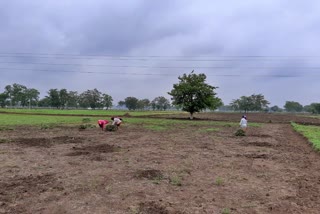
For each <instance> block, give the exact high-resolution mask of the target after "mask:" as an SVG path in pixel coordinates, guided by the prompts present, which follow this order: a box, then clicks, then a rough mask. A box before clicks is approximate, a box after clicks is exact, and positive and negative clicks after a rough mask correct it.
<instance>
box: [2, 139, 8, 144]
mask: <svg viewBox="0 0 320 214" xmlns="http://www.w3.org/2000/svg"><path fill="white" fill-rule="evenodd" d="M8 142H10V141H9V140H8V139H0V143H8Z"/></svg>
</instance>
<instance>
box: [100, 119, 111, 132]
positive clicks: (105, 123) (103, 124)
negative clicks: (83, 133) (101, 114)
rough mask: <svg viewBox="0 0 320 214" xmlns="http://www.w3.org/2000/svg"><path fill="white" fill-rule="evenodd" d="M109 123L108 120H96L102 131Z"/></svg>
mask: <svg viewBox="0 0 320 214" xmlns="http://www.w3.org/2000/svg"><path fill="white" fill-rule="evenodd" d="M108 123H109V121H108V120H98V124H99V126H100V128H101V130H102V131H103V129H104V128H105V127H106V125H107V124H108Z"/></svg>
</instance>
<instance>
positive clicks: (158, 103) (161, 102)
mask: <svg viewBox="0 0 320 214" xmlns="http://www.w3.org/2000/svg"><path fill="white" fill-rule="evenodd" d="M151 106H152V109H153V110H156V109H157V110H164V111H165V110H166V109H168V108H169V107H170V101H169V100H168V99H167V98H165V97H163V96H160V97H156V98H154V99H153V100H152V102H151Z"/></svg>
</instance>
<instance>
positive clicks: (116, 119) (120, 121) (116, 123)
mask: <svg viewBox="0 0 320 214" xmlns="http://www.w3.org/2000/svg"><path fill="white" fill-rule="evenodd" d="M111 120H112V121H113V122H112V125H116V126H117V127H119V126H120V125H121V123H122V119H121V118H119V117H111Z"/></svg>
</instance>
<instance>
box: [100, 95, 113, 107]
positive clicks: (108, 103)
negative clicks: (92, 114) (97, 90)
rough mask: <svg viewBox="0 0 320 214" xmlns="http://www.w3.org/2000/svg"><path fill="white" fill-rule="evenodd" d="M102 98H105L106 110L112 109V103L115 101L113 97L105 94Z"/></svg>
mask: <svg viewBox="0 0 320 214" xmlns="http://www.w3.org/2000/svg"><path fill="white" fill-rule="evenodd" d="M102 97H103V105H104V107H106V109H107V110H108V109H109V108H111V107H112V101H113V99H112V97H111V96H110V95H108V94H103V95H102Z"/></svg>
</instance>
